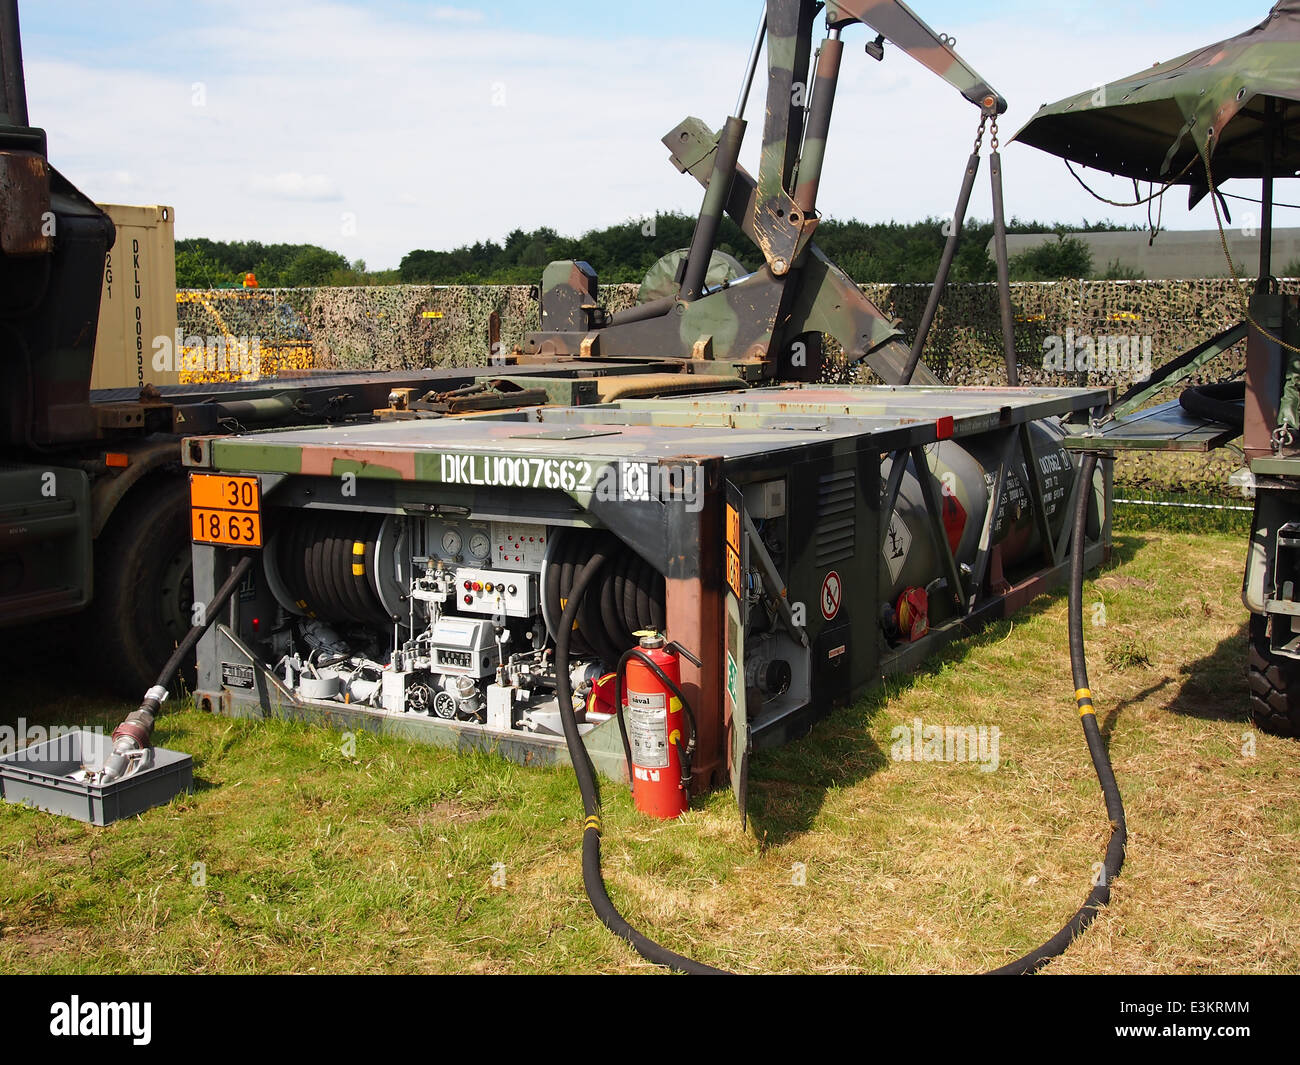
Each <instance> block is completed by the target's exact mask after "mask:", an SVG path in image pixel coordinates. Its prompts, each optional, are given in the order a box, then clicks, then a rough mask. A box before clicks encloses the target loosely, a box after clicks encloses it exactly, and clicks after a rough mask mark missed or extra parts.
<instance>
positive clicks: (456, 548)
mask: <svg viewBox="0 0 1300 1065" xmlns="http://www.w3.org/2000/svg"><path fill="white" fill-rule="evenodd" d="M460 547H461V539H460V533H458V532H457V531H456V530H455V529H448V530H447V531H446V532H444V533H443V534H442V550H443V553H444V554H447V555H452V556H455V555H459V554H460Z"/></svg>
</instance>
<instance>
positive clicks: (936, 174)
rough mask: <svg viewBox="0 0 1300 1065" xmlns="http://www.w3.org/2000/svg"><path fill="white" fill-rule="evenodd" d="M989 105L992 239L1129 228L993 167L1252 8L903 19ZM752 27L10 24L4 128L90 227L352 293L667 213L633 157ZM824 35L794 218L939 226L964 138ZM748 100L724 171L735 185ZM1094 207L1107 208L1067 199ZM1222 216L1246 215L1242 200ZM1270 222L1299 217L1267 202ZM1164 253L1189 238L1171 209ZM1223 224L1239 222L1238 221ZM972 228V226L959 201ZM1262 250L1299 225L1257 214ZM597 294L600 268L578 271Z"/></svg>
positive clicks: (1040, 0)
mask: <svg viewBox="0 0 1300 1065" xmlns="http://www.w3.org/2000/svg"><path fill="white" fill-rule="evenodd" d="M910 6H911V7H912V8H913V9H914V10H915V11H916V12H917V13H918V14H919V15H920V16H921V17H922V18H924V19H925V20H926V21H927V22H928V23H929V24H930V25H931V26H933V27H934V28H935V29H936V30H937V31H940V32H944V33H947V34H949V35H951V36H954V37H956V38H957V44H956V48H957V51H958V52H959V53H960V54H961V55H962V56H963V57H964V58H965V59H966V60H967V62H968V63H970V64H971V65H972V66H973V67H974V68H975V69H976V70H977V71H979V72H980V73H981V74H982V75H983V76H984V78H985V79H986V80H987V81H988V82H989V83H990V84H992V85H993V86H994V87H995V88H996V89H997V90H998V91H999V92H1000V93H1001V94H1002V95H1003V96H1004V97H1005V98H1006V99H1007V100H1008V101H1009V103H1010V110H1009V111H1008V113H1007V114H1006V115H1005V116H1003V118H1002V122H1001V134H1002V140H1003V156H1004V160H1003V164H1004V170H1005V183H1006V200H1007V209H1008V212H1009V213H1011V214H1014V215H1016V216H1018V217H1020V218H1036V219H1040V220H1042V221H1060V222H1065V223H1070V224H1075V223H1080V222H1083V221H1085V220H1094V221H1095V220H1098V219H1102V218H1108V219H1111V220H1113V221H1116V222H1119V223H1122V224H1144V223H1145V219H1146V212H1145V209H1129V210H1121V209H1116V208H1112V207H1107V206H1104V205H1102V204H1100V203H1098V202H1097V201H1095V200H1093V199H1091V198H1090V197H1089V196H1088V194H1087V193H1085V192H1084V191H1083V190H1082V189H1080V188H1079V187H1078V186H1077V185H1076V184H1075V182H1074V181H1073V180H1072V179H1071V178H1070V176H1069V174H1068V173H1067V172H1066V171H1065V167H1064V164H1063V163H1062V162H1061V161H1060V160H1059V159H1055V158H1053V157H1049V156H1046V155H1042V154H1041V153H1039V152H1036V151H1034V150H1033V149H1030V148H1027V147H1024V146H1021V145H1017V144H1007V143H1006V142H1007V141H1009V139H1010V138H1011V136H1012V135H1013V134H1014V132H1015V131H1016V130H1018V129H1019V128H1020V127H1021V126H1022V125H1024V123H1025V122H1027V121H1028V120H1029V118H1030V117H1031V116H1032V115H1033V113H1034V112H1035V110H1036V109H1037V108H1038V107H1039V106H1040V105H1042V104H1044V103H1047V102H1052V101H1055V100H1058V99H1060V98H1062V97H1065V96H1069V95H1072V94H1074V93H1077V92H1082V91H1084V90H1086V89H1089V88H1092V87H1094V86H1097V85H1099V84H1101V83H1102V82H1105V81H1108V80H1111V79H1113V78H1116V77H1119V76H1122V75H1125V74H1129V73H1131V72H1133V71H1135V70H1138V69H1141V68H1143V67H1145V66H1149V65H1150V64H1152V63H1155V62H1159V61H1163V60H1167V59H1171V58H1173V57H1174V56H1177V55H1179V54H1181V53H1183V52H1187V51H1190V50H1191V49H1193V48H1195V47H1198V46H1201V45H1204V44H1208V43H1210V42H1212V41H1215V40H1218V39H1220V38H1222V37H1226V36H1230V35H1232V34H1235V33H1238V32H1240V31H1242V30H1244V29H1247V28H1249V27H1250V26H1251V25H1254V24H1255V23H1256V22H1258V21H1260V20H1261V19H1263V18H1264V17H1265V15H1267V13H1268V9H1269V7H1270V6H1271V4H1270V0H1232V3H1230V4H1226V3H1223V2H1222V0H1032V2H1031V0H1006V2H995V3H992V4H985V5H973V4H970V3H957V2H955V0H911V3H910ZM761 10H762V4H761V2H759V0H653V2H652V3H647V4H633V3H627V2H622V3H590V2H580V3H572V4H563V3H556V2H555V0H551V2H550V3H546V4H540V3H537V2H536V0H529V2H525V0H495V2H492V3H486V2H481V3H480V2H471V0H450V2H448V0H442V2H429V3H424V2H418V0H375V2H370V3H362V2H348V0H275V2H265V3H263V2H257V0H254V2H252V3H240V2H238V0H223V2H221V3H215V2H210V0H190V2H182V3H161V2H158V0H116V2H114V3H111V4H106V3H104V2H103V0H97V2H93V3H92V2H87V0H20V18H21V22H22V31H23V53H24V61H25V65H26V70H27V90H28V100H29V111H30V115H31V121H32V123H33V124H34V125H37V126H41V127H43V128H44V129H45V130H46V131H47V134H48V139H49V152H50V159H51V162H52V163H53V164H54V166H56V167H57V168H58V169H59V170H60V171H62V172H63V173H64V174H65V175H66V176H67V177H68V178H69V179H70V180H72V181H73V183H74V184H76V185H77V186H78V187H80V188H81V189H82V191H83V192H85V193H86V194H87V195H89V196H90V197H92V198H93V199H95V200H97V201H99V202H101V203H125V204H152V203H159V204H167V205H170V206H172V207H173V208H174V209H175V212H176V235H177V237H178V238H184V237H195V236H206V237H211V238H213V239H218V240H240V239H248V240H260V241H263V242H265V243H274V242H279V241H285V242H292V243H312V244H319V245H322V246H324V247H328V248H331V249H333V250H335V251H338V252H341V253H342V254H344V255H345V256H347V258H348V259H349V260H350V261H356V260H358V259H360V260H364V262H365V263H366V265H367V266H368V267H369V268H370V269H383V268H389V267H395V266H397V264H398V262H399V261H400V260H401V257H402V256H403V255H404V254H405V253H406V252H408V251H410V250H412V249H414V248H437V249H447V248H452V247H455V246H458V245H461V244H466V243H472V242H474V241H476V240H486V239H493V240H497V241H501V240H502V239H504V237H505V235H506V234H507V233H509V232H510V231H511V230H513V229H516V228H522V229H533V228H536V227H538V226H543V225H545V226H551V227H552V228H554V229H556V230H557V231H559V232H560V233H564V234H572V235H578V234H580V233H582V232H584V231H586V230H588V229H593V228H598V227H603V226H607V225H612V224H616V223H620V222H625V221H628V220H630V219H646V218H648V217H650V216H652V215H653V214H654V213H655V212H656V211H670V210H680V211H685V212H687V213H689V214H694V213H696V212H697V211H698V209H699V206H700V196H701V194H700V190H699V188H698V186H696V184H695V182H694V181H693V180H692V179H690V178H688V177H685V176H683V175H681V174H679V173H678V172H677V170H676V169H675V168H674V167H673V166H672V165H671V163H670V162H669V161H668V155H667V151H666V150H665V149H664V148H663V146H662V145H661V144H660V138H661V137H662V136H663V135H664V134H665V133H666V132H667V131H668V130H670V129H671V128H673V127H674V126H675V125H676V124H677V123H678V122H679V121H681V119H682V118H684V117H685V116H687V115H696V116H698V117H700V118H702V119H704V120H705V121H706V122H708V123H709V124H710V125H711V126H713V127H715V128H716V127H718V126H720V125H721V124H722V122H723V121H724V120H725V118H726V116H727V114H728V112H729V111H730V109H731V108H732V107H733V105H734V102H735V99H736V95H737V91H738V89H739V86H740V82H741V77H742V74H743V71H744V64H745V59H746V56H747V54H748V52H749V47H750V44H751V42H752V40H753V36H754V31H755V29H756V27H757V24H758V18H759V15H760V12H761ZM873 36H874V34H871V33H869V32H868V31H867V30H866V28H865V27H862V26H855V27H851V28H850V29H849V30H848V31H847V32H846V34H845V40H846V43H847V45H848V47H847V48H846V51H845V61H844V67H843V74H842V77H841V83H840V90H839V94H838V96H837V100H836V109H835V117H834V121H833V123H832V127H831V138H830V147H829V152H828V157H827V161H826V168H825V175H824V178H823V182H822V186H821V194H820V199H819V207H820V209H821V211H822V213H823V215H825V216H829V217H832V218H844V219H847V218H859V219H862V220H864V221H890V220H895V221H900V222H909V221H916V220H920V219H924V218H931V217H934V218H942V217H946V216H947V215H949V214H950V213H951V211H952V208H953V203H954V201H955V199H956V195H957V188H958V183H959V181H960V178H961V172H962V168H963V166H964V165H965V160H966V157H967V155H968V154H969V152H970V146H971V143H972V140H973V135H974V132H975V127H976V125H977V122H978V115H977V113H976V111H975V109H974V108H973V107H972V106H971V105H970V104H968V103H967V102H966V101H965V100H963V99H962V98H961V97H960V96H959V95H958V94H957V92H956V91H955V90H953V89H952V88H951V87H950V86H948V85H947V84H946V83H945V82H943V81H941V80H940V79H938V78H936V77H935V76H934V75H932V74H931V73H930V72H929V71H927V70H926V69H925V68H923V67H921V66H920V65H919V64H918V63H916V62H915V61H914V60H912V59H911V58H910V57H909V56H907V55H905V54H903V53H901V52H899V51H897V50H896V49H892V48H888V47H887V49H886V59H885V62H884V63H876V62H875V61H874V60H872V59H870V58H869V57H868V56H866V55H865V54H864V52H863V49H862V46H863V45H864V44H865V43H866V42H867V41H868V40H870V39H871V38H872V37H873ZM761 115H762V111H761V91H756V93H755V95H754V98H753V99H752V100H751V104H750V111H749V115H748V117H749V118H750V121H751V127H750V131H749V137H748V140H747V143H746V151H745V153H744V155H743V156H742V162H745V163H746V164H747V165H748V166H749V167H750V168H751V169H753V168H755V166H756V161H757V152H758V144H759V139H760V137H761ZM1089 173H1090V175H1091V177H1090V180H1091V181H1092V183H1093V184H1094V187H1095V188H1097V189H1098V190H1099V191H1102V192H1104V193H1105V194H1107V195H1108V196H1109V197H1110V198H1111V199H1119V200H1123V199H1126V198H1127V199H1132V186H1131V184H1128V183H1125V182H1121V181H1118V180H1116V179H1113V178H1111V177H1109V176H1107V175H1102V174H1096V173H1094V172H1089ZM1235 191H1238V192H1244V193H1250V192H1251V191H1252V190H1250V189H1248V188H1241V189H1236V190H1235ZM1279 197H1280V198H1281V199H1284V200H1287V201H1288V202H1300V200H1297V197H1300V189H1297V190H1295V191H1292V189H1290V188H1288V185H1287V184H1286V183H1284V184H1283V185H1282V186H1281V187H1280V191H1279ZM1169 201H1170V202H1169V203H1168V204H1167V205H1166V208H1165V214H1164V224H1165V225H1166V226H1167V227H1168V228H1175V229H1183V228H1211V227H1213V226H1214V217H1213V214H1212V213H1211V211H1210V208H1209V205H1208V201H1207V202H1206V203H1203V204H1202V205H1201V206H1200V207H1198V208H1197V209H1196V211H1194V212H1190V213H1189V212H1188V210H1187V206H1186V202H1187V201H1186V198H1185V196H1180V195H1176V196H1171V197H1169ZM1241 206H1243V207H1244V206H1245V205H1241ZM970 213H971V216H972V217H976V218H988V217H990V213H991V211H990V206H989V193H988V186H987V181H986V180H981V183H980V184H979V185H978V186H977V192H976V195H975V197H974V199H973V200H972V205H971V211H970ZM1278 224H1279V225H1297V224H1300V212H1295V211H1280V212H1279V216H1278ZM595 265H596V267H597V269H599V264H595Z"/></svg>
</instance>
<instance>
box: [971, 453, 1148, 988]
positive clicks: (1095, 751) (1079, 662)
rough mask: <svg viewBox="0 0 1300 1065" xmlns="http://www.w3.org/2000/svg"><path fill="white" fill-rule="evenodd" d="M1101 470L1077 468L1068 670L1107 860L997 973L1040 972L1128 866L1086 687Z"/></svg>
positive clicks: (1087, 464) (1089, 460) (1086, 462)
mask: <svg viewBox="0 0 1300 1065" xmlns="http://www.w3.org/2000/svg"><path fill="white" fill-rule="evenodd" d="M1096 469H1097V456H1096V455H1085V456H1084V458H1083V463H1082V465H1081V468H1080V470H1079V476H1080V477H1081V478H1082V479H1083V487H1082V490H1081V491H1080V493H1079V503H1078V507H1077V508H1076V510H1075V514H1074V533H1073V535H1074V543H1073V546H1072V549H1071V552H1070V606H1069V613H1070V670H1071V672H1072V673H1073V675H1074V689H1075V692H1074V698H1075V703H1076V705H1077V706H1078V708H1079V719H1080V721H1081V722H1082V724H1083V734H1084V736H1085V738H1086V739H1087V741H1088V753H1089V754H1091V755H1092V764H1093V767H1094V768H1095V769H1096V771H1097V780H1098V782H1099V783H1100V784H1101V791H1102V795H1104V796H1105V799H1106V815H1107V816H1108V817H1109V818H1110V842H1109V843H1107V845H1106V859H1105V862H1104V863H1103V866H1102V872H1101V876H1100V877H1098V878H1097V883H1096V885H1095V886H1094V887H1093V889H1092V891H1091V892H1090V893H1089V895H1088V899H1087V901H1086V902H1084V904H1083V905H1082V906H1081V907H1079V909H1078V911H1077V912H1076V913H1075V915H1074V916H1073V917H1071V918H1070V920H1069V921H1067V922H1066V924H1065V927H1064V928H1062V929H1061V930H1060V931H1059V932H1057V933H1056V935H1054V936H1053V937H1052V938H1051V939H1049V940H1048V941H1047V942H1046V943H1044V944H1043V945H1042V946H1041V947H1039V948H1037V949H1036V950H1032V951H1030V952H1029V953H1028V954H1026V955H1025V956H1024V957H1023V958H1020V959H1018V960H1017V961H1013V962H1011V963H1010V964H1009V965H1004V966H1002V968H1000V969H994V970H993V972H992V973H991V975H993V976H1018V975H1022V974H1025V973H1033V972H1037V971H1038V970H1039V969H1041V968H1042V967H1043V966H1044V965H1046V964H1047V963H1048V962H1049V961H1051V960H1052V959H1053V958H1056V957H1059V956H1060V955H1061V954H1064V953H1065V951H1066V950H1067V949H1068V948H1069V946H1070V944H1071V943H1073V942H1074V940H1075V938H1076V937H1078V936H1079V935H1081V934H1082V933H1083V931H1084V929H1086V928H1087V927H1088V926H1089V925H1090V924H1092V922H1093V921H1094V920H1095V919H1096V917H1097V913H1098V911H1100V909H1101V907H1103V906H1105V905H1106V904H1107V903H1108V902H1109V901H1110V883H1111V881H1112V880H1114V879H1115V877H1117V876H1119V871H1120V869H1121V868H1122V867H1123V865H1124V845H1125V843H1126V842H1127V840H1128V828H1127V825H1126V823H1125V820H1124V801H1123V799H1121V798H1120V794H1119V786H1118V785H1117V784H1116V783H1115V771H1114V769H1113V768H1112V767H1111V764H1110V754H1109V752H1108V751H1107V750H1106V743H1105V741H1104V740H1103V739H1102V737H1101V730H1100V728H1098V726H1097V715H1096V714H1095V713H1094V712H1093V705H1092V693H1091V692H1090V691H1089V689H1088V659H1087V656H1086V655H1085V653H1084V646H1083V571H1084V554H1085V540H1086V536H1087V528H1088V500H1089V497H1090V496H1091V494H1092V492H1091V486H1092V478H1093V474H1094V473H1095V472H1096Z"/></svg>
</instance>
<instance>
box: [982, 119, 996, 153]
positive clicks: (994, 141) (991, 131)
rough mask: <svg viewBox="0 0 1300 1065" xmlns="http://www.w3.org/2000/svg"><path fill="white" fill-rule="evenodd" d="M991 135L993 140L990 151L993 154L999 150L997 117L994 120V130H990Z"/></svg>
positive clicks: (990, 143)
mask: <svg viewBox="0 0 1300 1065" xmlns="http://www.w3.org/2000/svg"><path fill="white" fill-rule="evenodd" d="M981 127H982V123H981ZM989 133H990V134H991V136H992V138H993V139H992V140H991V141H990V142H989V150H990V151H992V152H996V151H997V150H998V120H997V118H996V117H995V118H994V119H993V125H992V128H991V129H990V130H989Z"/></svg>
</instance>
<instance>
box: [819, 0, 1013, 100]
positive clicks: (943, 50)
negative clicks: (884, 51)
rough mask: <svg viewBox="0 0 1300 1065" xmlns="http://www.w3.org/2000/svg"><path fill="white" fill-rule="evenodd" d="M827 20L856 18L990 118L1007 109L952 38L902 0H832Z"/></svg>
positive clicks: (832, 22)
mask: <svg viewBox="0 0 1300 1065" xmlns="http://www.w3.org/2000/svg"><path fill="white" fill-rule="evenodd" d="M826 21H827V24H828V25H830V26H831V27H843V26H847V25H850V24H852V23H854V22H861V23H862V24H863V25H864V26H869V27H870V28H871V29H873V30H875V31H876V33H878V34H880V36H882V37H883V38H884V39H885V40H887V41H889V43H890V44H892V45H893V46H894V47H895V48H898V49H899V50H901V51H904V52H906V53H907V54H908V55H910V56H911V57H912V58H913V59H915V60H916V61H917V62H919V63H921V64H922V65H923V66H925V67H928V68H929V69H930V70H932V71H933V72H934V73H936V74H938V75H939V77H941V78H943V80H944V81H946V82H948V84H950V85H951V86H953V88H955V89H956V90H957V91H958V92H960V93H961V94H962V96H964V97H965V98H966V99H967V100H969V101H970V102H971V103H973V104H974V105H975V106H976V107H978V108H980V110H982V111H983V112H984V113H985V114H987V115H988V116H989V117H990V118H992V117H995V116H996V115H1000V114H1002V113H1003V112H1005V111H1006V109H1007V102H1006V100H1004V99H1003V98H1002V96H1001V95H1000V94H999V93H998V92H996V91H995V90H994V89H993V88H992V87H991V86H990V85H989V83H988V82H987V81H985V80H984V79H983V78H982V77H981V76H980V75H979V73H978V72H977V71H976V70H975V69H974V68H973V67H972V66H971V65H970V64H969V63H967V62H966V60H964V59H962V57H961V56H959V55H958V54H957V52H956V51H955V50H954V49H953V46H952V44H953V42H952V41H951V39H950V38H948V37H946V36H940V35H939V34H937V33H935V32H934V30H932V29H931V28H930V27H929V26H928V25H926V23H925V21H924V20H923V19H922V18H921V17H920V16H919V15H918V14H917V13H916V12H915V11H913V10H912V9H911V8H910V7H908V6H907V5H906V4H904V3H902V0H831V2H830V3H829V4H827V8H826Z"/></svg>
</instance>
